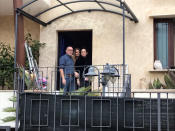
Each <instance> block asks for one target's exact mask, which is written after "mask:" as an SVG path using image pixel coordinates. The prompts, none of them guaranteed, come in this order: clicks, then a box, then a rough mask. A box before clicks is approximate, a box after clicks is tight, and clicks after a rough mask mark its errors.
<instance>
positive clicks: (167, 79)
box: [164, 74, 175, 89]
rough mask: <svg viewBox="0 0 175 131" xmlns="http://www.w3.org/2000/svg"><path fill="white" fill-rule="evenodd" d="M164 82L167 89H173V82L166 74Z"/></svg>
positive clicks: (174, 82)
mask: <svg viewBox="0 0 175 131" xmlns="http://www.w3.org/2000/svg"><path fill="white" fill-rule="evenodd" d="M164 81H165V84H166V87H167V89H175V80H174V81H173V79H172V78H171V75H169V74H166V75H165V76H164Z"/></svg>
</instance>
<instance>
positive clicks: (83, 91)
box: [71, 86, 91, 96]
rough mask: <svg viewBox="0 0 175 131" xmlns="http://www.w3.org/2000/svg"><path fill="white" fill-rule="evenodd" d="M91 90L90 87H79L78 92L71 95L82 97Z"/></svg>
mask: <svg viewBox="0 0 175 131" xmlns="http://www.w3.org/2000/svg"><path fill="white" fill-rule="evenodd" d="M90 90H91V87H90V86H89V87H81V88H79V89H78V90H76V91H74V92H75V93H74V92H73V93H71V94H72V95H78V96H82V95H85V94H86V93H87V92H88V91H90Z"/></svg>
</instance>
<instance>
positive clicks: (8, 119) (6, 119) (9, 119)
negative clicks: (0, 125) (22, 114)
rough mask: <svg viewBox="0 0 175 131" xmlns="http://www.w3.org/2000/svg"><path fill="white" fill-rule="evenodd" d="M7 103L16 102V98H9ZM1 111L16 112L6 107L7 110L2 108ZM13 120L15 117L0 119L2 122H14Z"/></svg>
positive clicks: (14, 109)
mask: <svg viewBox="0 0 175 131" xmlns="http://www.w3.org/2000/svg"><path fill="white" fill-rule="evenodd" d="M9 101H12V102H16V96H13V97H11V98H9ZM3 111H4V112H16V108H13V107H7V108H4V110H3ZM14 120H16V116H7V117H5V118H3V119H2V121H3V122H10V121H14Z"/></svg>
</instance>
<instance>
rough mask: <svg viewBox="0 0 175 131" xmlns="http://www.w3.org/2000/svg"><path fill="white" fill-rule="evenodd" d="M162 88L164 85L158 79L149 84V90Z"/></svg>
mask: <svg viewBox="0 0 175 131" xmlns="http://www.w3.org/2000/svg"><path fill="white" fill-rule="evenodd" d="M161 87H164V85H163V84H162V83H161V82H160V80H159V78H157V79H156V80H154V81H153V83H151V82H150V83H149V89H160V88H161Z"/></svg>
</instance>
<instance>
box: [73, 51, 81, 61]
mask: <svg viewBox="0 0 175 131" xmlns="http://www.w3.org/2000/svg"><path fill="white" fill-rule="evenodd" d="M79 57H80V49H79V48H75V49H74V52H73V60H74V62H75V63H76V61H77V59H78V58H79Z"/></svg>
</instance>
